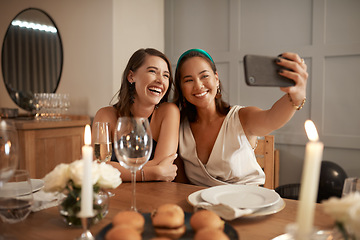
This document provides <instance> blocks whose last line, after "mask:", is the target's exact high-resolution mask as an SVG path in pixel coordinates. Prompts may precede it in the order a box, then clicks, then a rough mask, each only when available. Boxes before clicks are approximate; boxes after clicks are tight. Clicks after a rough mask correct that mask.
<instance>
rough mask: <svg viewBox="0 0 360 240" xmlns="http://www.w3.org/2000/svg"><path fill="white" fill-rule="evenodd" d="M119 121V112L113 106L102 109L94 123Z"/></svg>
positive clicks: (97, 113)
mask: <svg viewBox="0 0 360 240" xmlns="http://www.w3.org/2000/svg"><path fill="white" fill-rule="evenodd" d="M116 120H117V110H116V109H115V108H114V107H113V106H107V107H103V108H100V109H99V110H98V111H97V112H96V115H95V117H94V122H113V121H116Z"/></svg>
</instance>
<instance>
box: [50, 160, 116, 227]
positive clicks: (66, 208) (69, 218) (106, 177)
mask: <svg viewBox="0 0 360 240" xmlns="http://www.w3.org/2000/svg"><path fill="white" fill-rule="evenodd" d="M83 166H84V161H83V160H76V161H74V162H72V163H70V164H65V163H61V164H59V165H58V166H56V167H55V168H54V170H53V171H51V172H50V173H48V174H47V175H46V176H45V177H44V191H45V192H58V193H63V194H65V197H64V199H63V200H62V202H61V204H60V206H59V209H60V214H61V215H62V216H63V217H64V219H65V221H66V222H67V223H68V224H69V225H75V226H81V219H80V218H78V217H77V213H78V212H79V211H80V198H81V186H82V179H83ZM91 174H92V184H93V191H94V204H93V208H94V210H95V212H96V215H95V216H94V218H93V219H92V223H96V222H97V221H99V220H101V219H102V218H103V217H105V215H106V214H107V212H108V195H107V193H106V192H104V191H102V189H109V188H112V189H114V188H116V187H118V186H119V185H120V184H121V182H122V180H121V178H120V171H119V170H117V169H116V168H114V167H112V166H111V165H109V164H106V163H98V162H96V161H93V162H92V172H91Z"/></svg>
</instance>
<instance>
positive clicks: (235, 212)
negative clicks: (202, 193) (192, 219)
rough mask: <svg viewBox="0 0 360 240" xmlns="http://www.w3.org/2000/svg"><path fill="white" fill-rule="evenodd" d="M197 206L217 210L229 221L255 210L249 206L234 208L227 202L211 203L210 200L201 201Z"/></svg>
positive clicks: (217, 212) (218, 213)
mask: <svg viewBox="0 0 360 240" xmlns="http://www.w3.org/2000/svg"><path fill="white" fill-rule="evenodd" d="M195 207H196V208H202V209H207V210H211V211H213V212H215V213H216V214H217V215H219V216H220V217H221V218H223V219H224V220H227V221H231V220H234V219H236V218H239V217H242V216H245V215H248V214H251V213H253V212H254V209H249V208H242V209H241V208H234V207H231V206H229V205H226V204H222V203H220V204H215V205H214V204H211V203H208V202H200V203H198V204H197V205H196V206H195Z"/></svg>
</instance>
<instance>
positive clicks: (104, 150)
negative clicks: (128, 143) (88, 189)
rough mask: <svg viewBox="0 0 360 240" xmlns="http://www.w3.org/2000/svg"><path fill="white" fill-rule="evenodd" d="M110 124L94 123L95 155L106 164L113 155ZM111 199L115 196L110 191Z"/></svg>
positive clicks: (97, 159)
mask: <svg viewBox="0 0 360 240" xmlns="http://www.w3.org/2000/svg"><path fill="white" fill-rule="evenodd" d="M109 126H110V123H108V122H95V123H94V135H93V141H94V155H95V159H96V161H98V162H100V163H106V162H108V161H110V159H111V155H112V143H111V139H110V127H109ZM107 193H108V195H109V197H112V196H115V194H114V193H112V192H110V191H108V192H107Z"/></svg>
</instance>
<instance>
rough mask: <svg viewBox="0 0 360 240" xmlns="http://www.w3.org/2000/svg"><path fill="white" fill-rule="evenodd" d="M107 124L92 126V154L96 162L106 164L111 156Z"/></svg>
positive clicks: (97, 123)
mask: <svg viewBox="0 0 360 240" xmlns="http://www.w3.org/2000/svg"><path fill="white" fill-rule="evenodd" d="M109 125H110V123H108V122H96V123H95V124H94V136H93V141H94V154H95V159H96V160H97V161H98V162H108V161H110V159H111V155H112V143H111V139H110V131H109Z"/></svg>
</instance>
